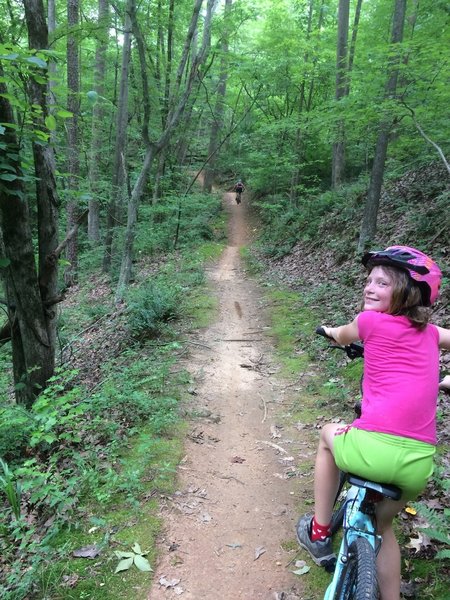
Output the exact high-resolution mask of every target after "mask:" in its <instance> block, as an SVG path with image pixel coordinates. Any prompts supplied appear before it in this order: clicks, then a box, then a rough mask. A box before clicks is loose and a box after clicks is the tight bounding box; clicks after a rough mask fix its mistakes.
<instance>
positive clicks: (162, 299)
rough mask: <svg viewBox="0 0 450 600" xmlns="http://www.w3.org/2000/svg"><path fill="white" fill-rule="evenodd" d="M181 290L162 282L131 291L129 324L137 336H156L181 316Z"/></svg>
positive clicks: (133, 333)
mask: <svg viewBox="0 0 450 600" xmlns="http://www.w3.org/2000/svg"><path fill="white" fill-rule="evenodd" d="M179 305H180V291H179V289H178V288H174V287H173V288H169V286H168V285H165V284H162V283H148V284H146V285H143V286H141V287H140V288H139V289H136V290H134V291H133V292H132V293H131V299H130V301H129V304H128V326H129V328H130V331H131V333H132V335H133V336H135V337H137V338H140V339H142V338H145V337H156V336H157V335H158V334H160V333H161V332H162V330H163V325H164V323H168V322H169V321H172V320H174V319H176V318H177V317H178V316H179V310H180V306H179Z"/></svg>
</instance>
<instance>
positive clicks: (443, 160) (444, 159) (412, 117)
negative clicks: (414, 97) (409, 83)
mask: <svg viewBox="0 0 450 600" xmlns="http://www.w3.org/2000/svg"><path fill="white" fill-rule="evenodd" d="M402 104H403V106H404V107H405V108H406V109H407V110H408V111H409V112H410V113H411V119H412V120H413V123H414V125H415V126H416V129H417V131H418V132H419V133H420V135H421V136H422V137H423V139H424V140H425V141H427V142H428V143H429V144H431V145H432V146H433V148H435V149H436V150H437V153H438V154H439V156H440V157H441V159H442V162H443V163H444V165H445V168H446V169H447V172H448V174H449V175H450V164H449V163H448V161H447V159H446V158H445V155H444V153H443V151H442V149H441V148H440V146H438V145H437V144H436V142H433V140H432V139H431V138H429V137H428V136H427V134H426V133H425V132H424V130H423V129H422V127H421V126H420V125H419V123H418V122H417V119H416V113H415V112H414V110H413V109H412V108H411V107H410V106H408V105H407V104H406V102H405V101H404V100H403V101H402Z"/></svg>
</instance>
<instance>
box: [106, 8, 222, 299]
mask: <svg viewBox="0 0 450 600" xmlns="http://www.w3.org/2000/svg"><path fill="white" fill-rule="evenodd" d="M216 1H217V0H208V2H207V6H206V13H205V22H204V26H203V40H202V46H201V49H200V51H199V52H198V54H197V55H196V56H195V58H193V60H192V63H191V66H190V69H189V72H188V74H187V80H186V85H185V88H184V90H183V91H182V92H181V93H180V94H179V98H178V101H177V102H176V100H175V99H173V101H172V104H171V108H170V110H169V114H168V116H167V124H166V127H165V129H164V131H163V132H162V134H161V135H160V137H159V139H158V141H157V142H151V141H150V138H149V133H148V118H149V116H150V104H149V96H148V87H147V77H146V71H145V62H143V60H144V53H143V39H142V34H141V32H140V28H139V24H138V22H137V18H136V12H135V7H134V9H133V10H132V11H131V12H130V16H131V18H132V19H133V31H134V32H135V35H136V42H137V45H138V51H139V58H140V61H141V75H142V77H143V91H144V119H145V120H144V123H143V127H142V139H143V142H144V144H145V145H146V147H147V150H146V153H145V157H144V162H143V165H142V168H141V171H140V173H139V176H138V178H137V180H136V183H135V185H134V187H133V191H132V194H131V198H130V200H129V203H130V204H131V205H132V206H131V207H130V206H129V208H128V221H127V229H126V233H125V237H126V240H127V242H126V245H125V248H124V252H123V254H122V263H121V269H120V275H119V281H118V284H117V290H116V297H115V299H116V303H117V302H120V301H121V300H122V299H123V295H124V292H125V289H126V286H127V285H128V282H129V280H130V275H131V265H132V257H133V244H134V238H135V228H136V215H137V209H138V205H139V202H140V200H141V197H142V194H143V191H144V189H145V185H146V183H147V178H148V174H149V172H150V168H151V166H152V163H153V160H154V158H155V156H157V155H158V154H159V153H160V152H161V151H162V150H163V149H164V148H165V147H166V146H167V145H168V144H169V142H170V136H171V135H172V132H173V131H174V130H175V128H176V126H177V125H178V123H179V122H180V119H181V117H182V116H183V113H184V110H185V108H186V104H187V102H188V100H189V97H190V95H191V93H192V88H193V85H194V82H195V80H196V79H197V77H198V75H199V69H200V66H201V65H202V64H203V63H204V61H205V60H206V57H207V55H208V51H209V48H210V43H211V21H212V15H213V12H214V7H215V4H216ZM201 5H202V0H196V3H195V6H194V10H193V14H192V18H191V23H190V26H189V29H188V33H187V36H186V41H185V44H184V49H183V54H182V56H181V60H180V64H179V67H178V71H177V83H176V88H177V91H179V90H180V86H181V81H182V77H183V73H184V68H185V67H186V65H187V62H188V54H189V49H190V47H191V41H192V38H193V36H194V33H195V31H196V28H197V21H198V16H199V12H200V8H201Z"/></svg>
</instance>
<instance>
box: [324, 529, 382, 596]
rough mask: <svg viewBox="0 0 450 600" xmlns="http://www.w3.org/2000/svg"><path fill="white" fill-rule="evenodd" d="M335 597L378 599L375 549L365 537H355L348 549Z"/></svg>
mask: <svg viewBox="0 0 450 600" xmlns="http://www.w3.org/2000/svg"><path fill="white" fill-rule="evenodd" d="M335 598H336V599H337V600H378V598H379V595H378V581H377V571H376V556H375V551H374V549H373V548H372V546H371V545H370V542H369V541H368V540H366V538H362V537H359V538H356V540H354V541H353V542H352V543H351V544H350V546H349V549H348V560H347V564H346V565H345V567H344V569H343V571H342V576H341V578H340V583H339V586H338V589H337V593H336V596H335Z"/></svg>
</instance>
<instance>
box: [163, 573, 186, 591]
mask: <svg viewBox="0 0 450 600" xmlns="http://www.w3.org/2000/svg"><path fill="white" fill-rule="evenodd" d="M180 581H181V579H170V580H169V579H166V578H165V577H164V575H163V576H162V577H160V578H159V584H160V585H162V586H164V587H165V588H170V587H175V586H176V585H178V584H179V583H180Z"/></svg>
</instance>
